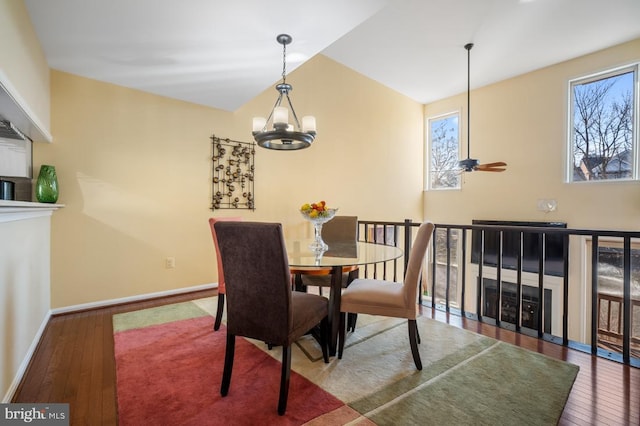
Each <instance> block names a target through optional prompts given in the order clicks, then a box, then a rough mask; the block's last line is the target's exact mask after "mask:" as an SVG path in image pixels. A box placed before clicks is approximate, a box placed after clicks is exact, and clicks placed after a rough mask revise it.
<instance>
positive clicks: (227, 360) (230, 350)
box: [220, 333, 236, 396]
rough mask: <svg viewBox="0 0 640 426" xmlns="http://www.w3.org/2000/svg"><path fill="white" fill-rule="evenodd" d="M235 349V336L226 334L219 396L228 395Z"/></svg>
mask: <svg viewBox="0 0 640 426" xmlns="http://www.w3.org/2000/svg"><path fill="white" fill-rule="evenodd" d="M235 349H236V336H235V334H229V333H227V347H226V350H225V353H224V370H223V371H222V386H221V387H220V395H222V396H227V394H228V393H229V385H230V384H231V371H232V370H233V356H234V354H235Z"/></svg>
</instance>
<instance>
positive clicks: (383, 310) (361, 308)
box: [338, 222, 433, 370]
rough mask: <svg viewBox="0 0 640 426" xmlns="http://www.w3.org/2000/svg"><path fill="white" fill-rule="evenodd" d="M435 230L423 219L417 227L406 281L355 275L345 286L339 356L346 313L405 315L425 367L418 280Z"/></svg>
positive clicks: (413, 344)
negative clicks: (419, 318) (419, 332)
mask: <svg viewBox="0 0 640 426" xmlns="http://www.w3.org/2000/svg"><path fill="white" fill-rule="evenodd" d="M432 234H433V223H431V222H424V223H423V224H422V225H420V227H419V228H418V234H417V235H416V238H415V241H414V242H413V247H411V252H410V253H409V262H408V264H407V270H406V271H405V275H404V282H402V283H397V282H391V281H384V280H376V279H366V278H361V279H356V280H354V281H353V282H352V283H351V284H349V287H347V288H346V289H344V290H343V292H342V299H341V302H340V327H339V330H338V358H342V353H343V351H344V341H345V328H346V324H345V314H346V313H347V312H348V313H355V314H370V315H383V316H387V317H395V318H406V319H407V320H408V321H407V322H408V327H409V343H410V345H411V353H412V355H413V361H414V363H415V365H416V368H417V369H418V370H422V361H421V360H420V352H418V343H419V340H420V337H419V335H418V324H417V322H416V318H417V317H418V283H419V282H420V273H421V269H422V264H423V262H424V258H425V255H426V252H427V248H428V246H429V241H430V240H431V235H432Z"/></svg>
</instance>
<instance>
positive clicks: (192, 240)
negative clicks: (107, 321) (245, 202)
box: [34, 56, 423, 308]
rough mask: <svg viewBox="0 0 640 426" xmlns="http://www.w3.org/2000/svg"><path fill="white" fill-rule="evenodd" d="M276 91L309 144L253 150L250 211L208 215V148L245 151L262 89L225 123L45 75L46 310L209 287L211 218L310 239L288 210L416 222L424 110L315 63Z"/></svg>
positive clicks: (40, 158)
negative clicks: (282, 93)
mask: <svg viewBox="0 0 640 426" xmlns="http://www.w3.org/2000/svg"><path fill="white" fill-rule="evenodd" d="M276 78H277V76H276ZM287 81H288V82H290V83H291V84H292V85H293V86H294V91H293V93H292V98H293V103H294V106H295V108H296V111H297V113H298V114H299V115H305V114H314V115H316V117H317V122H318V137H317V139H316V142H315V143H314V145H313V146H312V147H311V148H309V149H306V150H302V151H296V152H274V151H268V150H264V149H262V148H257V149H256V160H255V163H256V182H255V193H256V207H257V208H256V210H255V211H248V210H239V211H238V210H219V211H216V212H214V213H212V212H211V210H209V207H210V197H211V185H210V180H211V172H210V169H211V141H210V139H209V137H210V136H211V134H212V133H215V134H216V135H217V136H220V137H229V138H232V139H237V140H244V141H250V138H251V135H250V130H251V118H252V116H253V115H265V114H267V113H268V110H269V108H270V107H271V106H272V105H273V101H274V100H275V97H276V94H277V93H276V91H275V90H274V89H273V88H269V89H267V90H266V91H265V92H264V93H263V94H261V95H260V96H258V97H257V98H256V99H255V100H253V101H252V102H250V103H248V104H247V105H245V106H243V107H242V108H241V109H240V110H238V111H236V112H234V113H229V112H224V111H220V110H216V109H212V108H207V107H203V106H198V105H193V104H189V103H185V102H180V101H175V100H171V99H167V98H163V97H160V96H156V95H151V94H147V93H143V92H139V91H135V90H130V89H126V88H123V87H118V86H114V85H110V84H105V83H101V82H97V81H94V80H89V79H85V78H80V77H77V76H74V75H70V74H67V73H63V72H58V71H53V72H52V75H51V90H52V95H51V98H52V108H51V113H52V133H53V135H54V138H55V142H54V143H53V144H38V146H36V147H35V152H34V163H35V165H36V167H39V165H40V164H45V163H46V164H53V165H55V166H56V169H57V174H58V180H59V185H60V198H59V200H58V202H59V203H63V204H65V206H66V207H65V208H63V209H61V210H59V211H57V212H56V213H55V214H54V217H53V221H52V262H51V268H52V275H51V283H52V292H51V293H52V307H53V308H59V307H67V306H73V305H78V304H85V303H92V302H98V301H104V300H110V299H118V298H126V297H132V296H136V295H142V294H147V293H153V292H161V291H170V290H175V289H180V288H185V287H191V286H196V285H201V284H207V283H212V282H215V281H216V280H217V273H216V270H215V262H214V250H213V244H212V242H211V236H210V234H209V229H208V224H207V219H208V218H209V217H210V216H212V215H215V216H230V215H238V214H240V215H241V216H243V217H244V218H245V219H246V220H264V221H278V222H282V223H284V225H285V232H287V233H290V234H297V235H311V228H310V225H309V224H308V223H306V222H304V221H303V219H302V217H301V216H300V215H299V213H298V212H297V209H298V207H299V206H300V205H301V204H303V203H304V202H308V201H317V200H319V199H325V200H326V201H327V202H328V203H329V204H331V205H332V206H335V207H339V208H340V212H341V213H343V214H355V215H358V216H360V217H361V218H363V219H370V220H378V219H379V220H399V221H400V220H402V219H404V218H411V219H414V220H420V219H421V218H422V181H423V171H422V158H423V127H422V121H423V107H422V105H420V104H418V103H416V102H414V101H411V100H409V99H408V98H406V97H404V96H402V95H399V94H397V93H395V92H393V91H391V90H389V89H387V88H386V87H383V86H381V85H379V84H378V83H376V82H374V81H372V80H369V79H367V78H364V77H363V76H361V75H359V74H357V73H355V72H353V71H351V70H349V69H347V68H345V67H343V66H341V65H339V64H337V63H335V62H333V61H331V60H329V59H328V58H326V57H323V56H318V57H315V58H313V59H312V60H311V61H309V62H308V63H307V64H305V65H304V66H302V67H300V68H299V69H298V70H296V71H295V72H294V73H292V74H291V75H290V76H289V78H288V79H287ZM274 83H275V82H274ZM169 256H171V257H175V259H176V268H175V269H165V264H164V259H165V258H166V257H169Z"/></svg>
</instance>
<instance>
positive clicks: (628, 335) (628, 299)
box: [618, 236, 631, 364]
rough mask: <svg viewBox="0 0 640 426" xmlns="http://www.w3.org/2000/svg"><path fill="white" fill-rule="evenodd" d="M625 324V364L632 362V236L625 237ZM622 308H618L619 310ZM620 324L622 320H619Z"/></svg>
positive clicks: (623, 339) (623, 352)
mask: <svg viewBox="0 0 640 426" xmlns="http://www.w3.org/2000/svg"><path fill="white" fill-rule="evenodd" d="M623 256H624V279H623V287H624V292H623V294H624V305H623V307H624V326H623V328H622V360H623V361H624V363H625V364H629V362H631V358H630V356H631V355H630V352H631V346H630V338H631V237H629V236H625V237H624V252H623ZM621 310H622V309H620V308H618V312H619V311H621ZM618 324H620V321H618Z"/></svg>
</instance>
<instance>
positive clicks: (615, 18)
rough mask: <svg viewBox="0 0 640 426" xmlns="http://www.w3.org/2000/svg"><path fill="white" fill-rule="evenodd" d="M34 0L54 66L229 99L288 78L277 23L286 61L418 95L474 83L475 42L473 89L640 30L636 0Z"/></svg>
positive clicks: (424, 97) (185, 96)
mask: <svg viewBox="0 0 640 426" xmlns="http://www.w3.org/2000/svg"><path fill="white" fill-rule="evenodd" d="M25 4H26V6H27V9H28V12H29V15H30V17H31V20H32V22H33V25H34V28H35V31H36V33H37V35H38V38H39V40H40V42H41V44H42V47H43V49H44V53H45V55H46V58H47V61H48V63H49V66H50V67H51V68H54V69H57V70H61V71H65V72H69V73H72V74H76V75H80V76H84V77H89V78H93V79H97V80H101V81H105V82H110V83H115V84H118V85H121V86H125V87H130V88H135V89H139V90H143V91H146V92H150V93H155V94H159V95H163V96H167V97H170V98H175V99H180V100H184V101H188V102H193V103H197V104H202V105H207V106H211V107H215V108H219V109H223V110H227V111H234V110H236V109H237V108H239V107H240V106H242V105H243V104H245V103H246V102H247V101H249V100H251V99H252V98H254V97H255V96H257V95H258V94H260V93H261V92H263V91H264V90H266V89H268V88H269V87H271V86H273V85H274V84H275V83H277V82H278V80H280V78H281V73H282V46H280V45H279V44H278V43H277V42H276V35H278V34H280V33H288V34H291V36H293V43H292V44H291V45H289V46H288V47H287V58H288V61H287V72H291V71H292V70H294V69H295V68H296V67H297V66H299V65H301V64H302V63H304V61H306V60H308V59H309V58H311V57H313V56H314V55H316V54H323V55H326V56H327V57H329V58H331V59H333V60H335V61H337V62H340V63H342V64H344V65H345V66H347V67H349V68H352V69H354V70H355V71H357V72H359V73H361V74H363V75H366V76H368V77H369V78H371V79H373V80H376V81H378V82H380V83H382V84H384V85H386V86H388V87H390V88H392V89H394V90H396V91H398V92H400V93H403V94H405V95H406V96H408V97H410V98H412V99H414V100H416V101H418V102H420V103H429V102H432V101H435V100H438V99H442V98H445V97H448V96H452V95H455V94H458V93H462V92H464V91H465V90H466V84H467V67H466V64H467V53H466V51H465V50H464V47H463V46H464V45H465V44H466V43H467V42H473V43H474V44H475V47H474V48H473V50H472V51H471V85H472V88H473V87H480V86H484V85H487V84H490V83H493V82H496V81H500V80H504V79H506V78H509V77H513V76H516V75H519V74H522V73H526V72H529V71H532V70H535V69H539V68H542V67H545V66H548V65H552V64H555V63H558V62H562V61H565V60H568V59H572V58H575V57H577V56H581V55H585V54H588V53H590V52H594V51H597V50H600V49H603V48H606V47H609V46H612V45H615V44H619V43H622V42H625V41H628V40H632V39H635V38H638V37H640V1H639V0H607V1H603V0H349V1H344V0H322V1H317V0H271V1H269V2H265V1H263V0H236V1H233V2H232V1H220V0H181V1H174V0H102V1H99V0H93V1H87V0H48V1H42V0H25ZM638 56H639V58H640V52H639V54H638ZM274 97H275V91H274ZM293 98H294V103H295V92H294V94H293Z"/></svg>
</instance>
